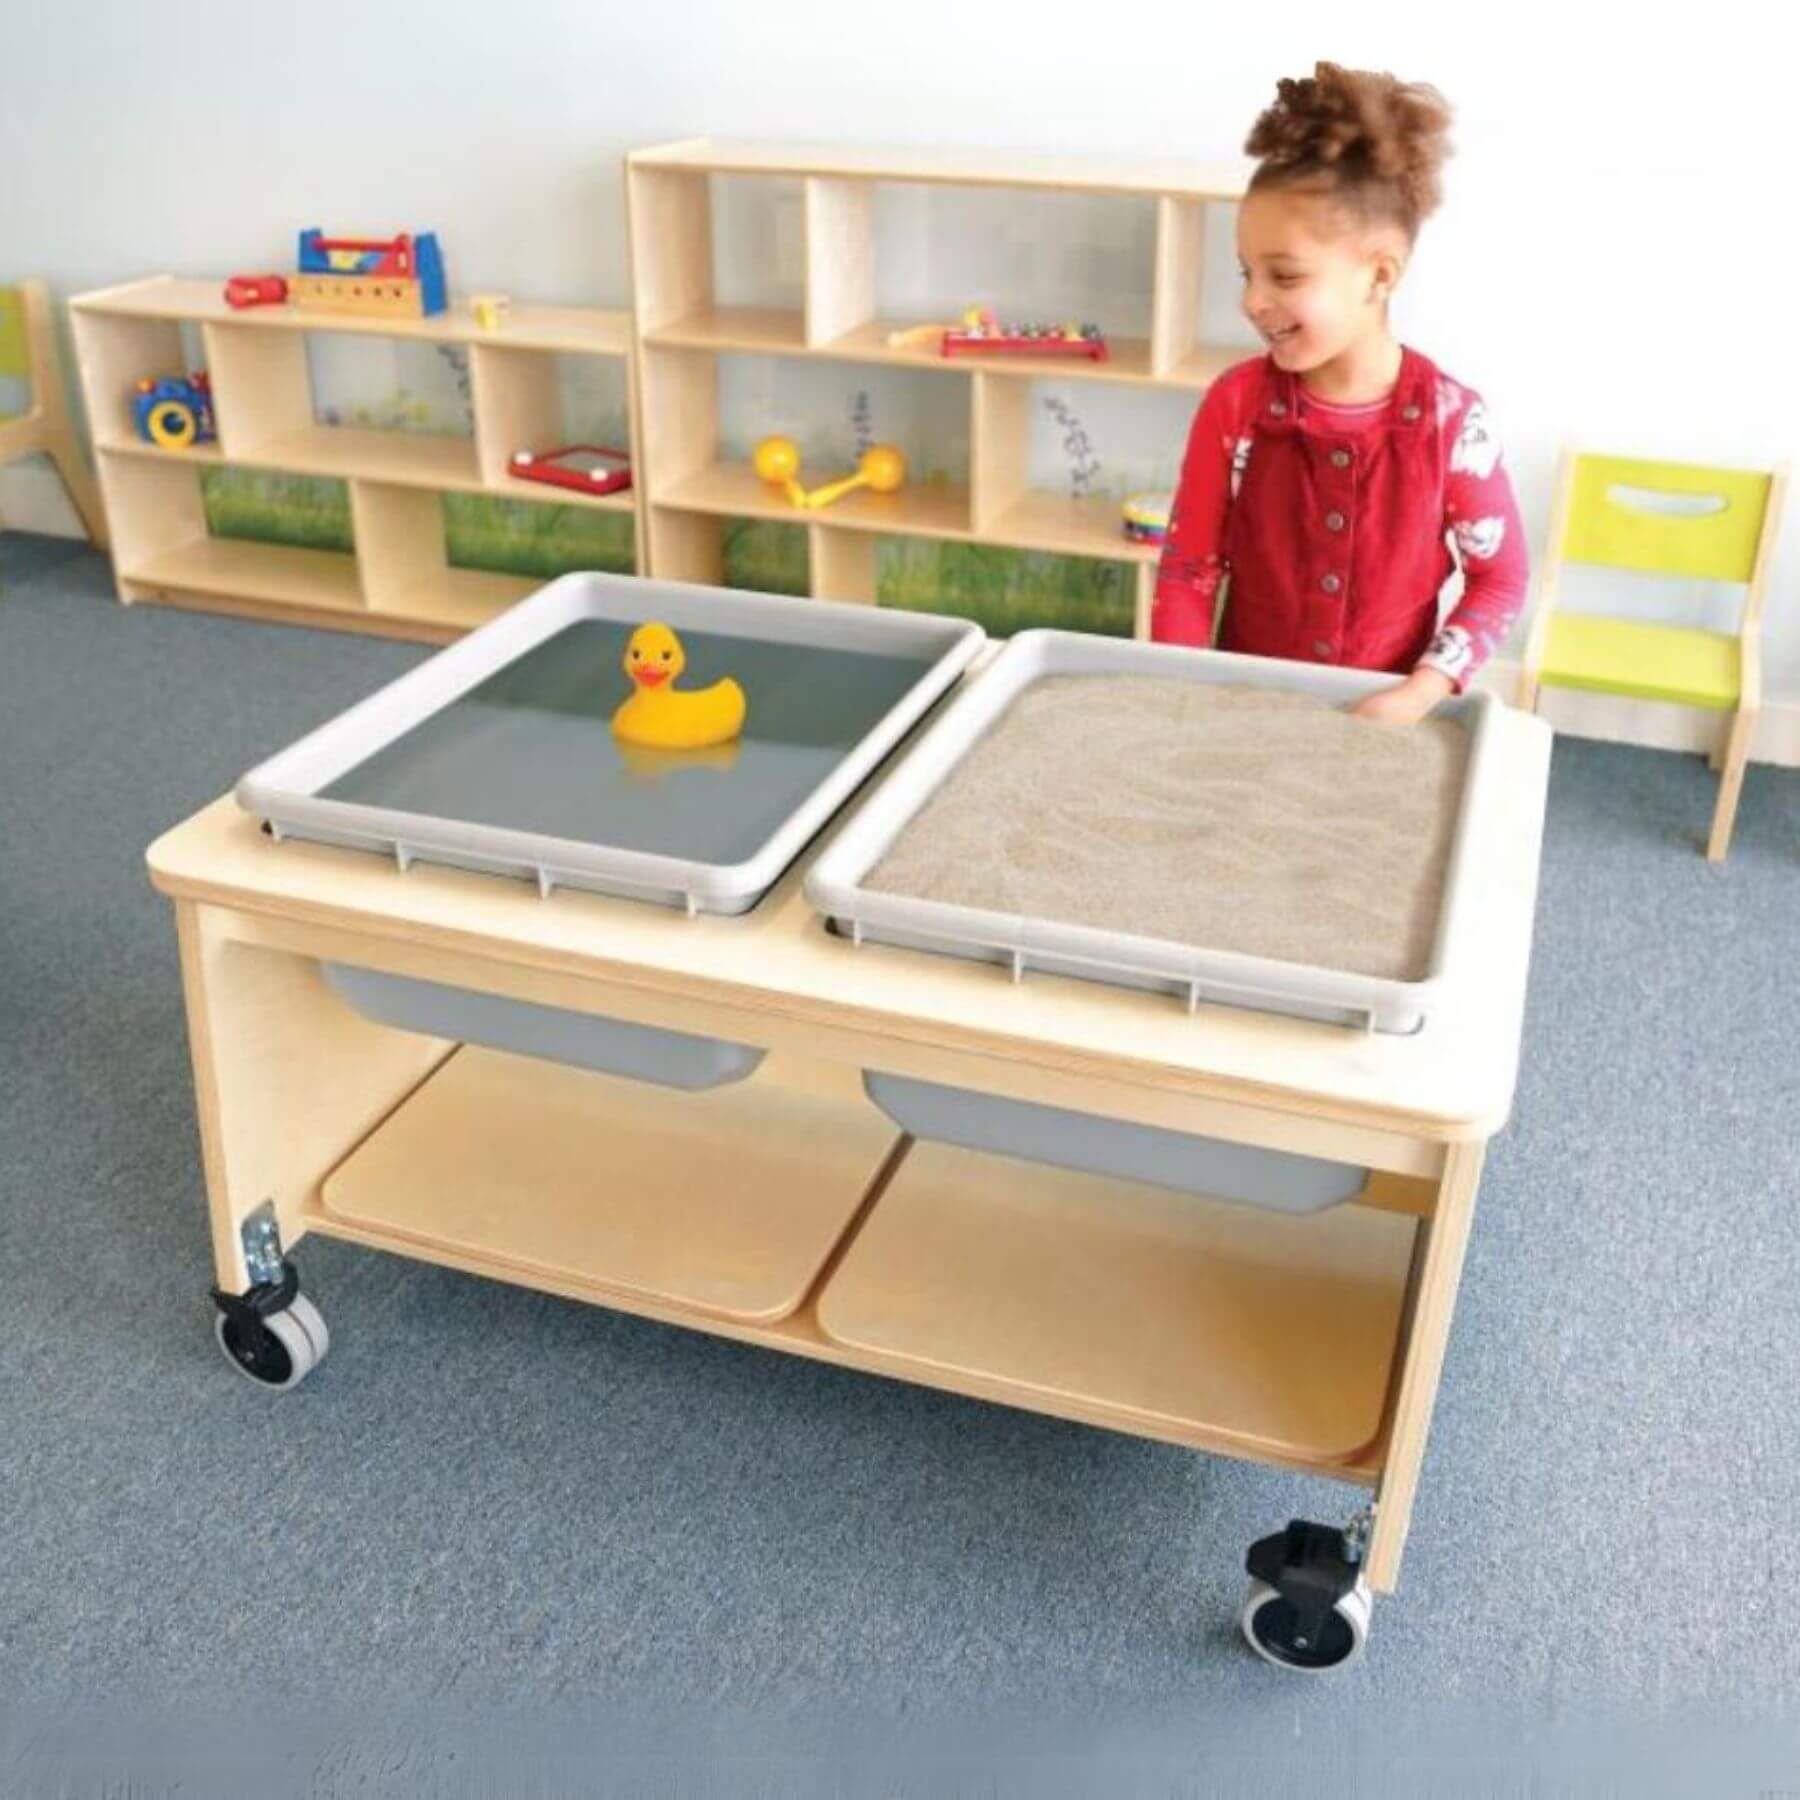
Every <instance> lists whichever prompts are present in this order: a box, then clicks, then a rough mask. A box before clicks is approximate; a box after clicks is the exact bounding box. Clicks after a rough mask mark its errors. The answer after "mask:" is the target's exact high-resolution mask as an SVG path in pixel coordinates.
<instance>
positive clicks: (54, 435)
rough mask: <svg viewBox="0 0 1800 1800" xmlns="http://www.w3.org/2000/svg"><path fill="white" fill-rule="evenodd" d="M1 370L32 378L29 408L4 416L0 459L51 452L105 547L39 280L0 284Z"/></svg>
mask: <svg viewBox="0 0 1800 1800" xmlns="http://www.w3.org/2000/svg"><path fill="white" fill-rule="evenodd" d="M0 376H5V377H7V378H8V379H9V380H14V381H25V382H28V383H29V384H30V388H31V399H30V401H29V403H28V407H27V410H26V411H25V412H24V413H22V414H20V415H18V416H17V417H14V418H4V417H0V465H4V464H6V463H9V462H13V461H15V460H16V459H17V458H19V457H21V456H33V455H36V454H38V453H40V452H41V453H42V454H43V455H45V456H48V457H49V458H50V461H51V464H52V466H53V467H54V468H55V470H56V473H57V474H58V476H60V477H61V479H62V484H63V487H64V488H65V489H66V490H67V491H68V495H69V500H70V503H71V504H72V505H73V506H74V508H75V511H76V512H77V513H78V514H79V515H80V517H81V522H82V524H83V525H85V526H86V527H87V534H88V536H89V537H90V538H91V539H92V540H93V541H94V543H95V544H97V545H98V546H99V547H100V548H101V549H103V550H104V549H105V548H106V515H105V514H104V513H103V512H102V511H101V508H100V490H99V488H98V486H97V485H96V484H95V481H94V472H93V470H92V469H90V468H89V467H88V461H87V458H86V457H85V456H84V455H83V454H82V450H81V443H80V440H79V439H78V438H77V437H76V435H75V421H74V419H73V418H72V417H71V415H70V412H69V390H68V387H67V385H66V384H65V383H64V381H63V373H62V362H61V359H60V358H59V357H58V356H57V354H56V330H55V325H54V322H53V321H52V319H51V316H50V296H49V295H48V293H47V292H46V291H45V289H44V284H43V283H42V282H41V281H22V282H20V283H19V284H18V285H17V286H16V287H0Z"/></svg>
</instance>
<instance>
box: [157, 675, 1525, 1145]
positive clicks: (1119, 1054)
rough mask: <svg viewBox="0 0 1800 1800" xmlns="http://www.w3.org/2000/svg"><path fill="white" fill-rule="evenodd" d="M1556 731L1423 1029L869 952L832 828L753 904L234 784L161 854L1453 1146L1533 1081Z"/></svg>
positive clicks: (379, 908) (443, 931)
mask: <svg viewBox="0 0 1800 1800" xmlns="http://www.w3.org/2000/svg"><path fill="white" fill-rule="evenodd" d="M1550 741H1551V740H1550V732H1549V728H1548V727H1547V726H1546V725H1544V724H1543V722H1542V721H1541V720H1538V719H1535V718H1532V717H1530V716H1528V715H1526V714H1523V713H1517V712H1514V711H1512V710H1510V709H1508V710H1506V711H1505V713H1504V714H1503V716H1502V717H1501V719H1500V720H1499V731H1498V734H1497V740H1496V743H1495V753H1496V756H1497V757H1498V759H1499V760H1500V762H1501V764H1502V766H1503V769H1504V771H1505V779H1504V780H1503V781H1502V782H1501V783H1500V784H1499V785H1500V786H1501V788H1502V789H1503V792H1504V801H1503V803H1502V804H1501V805H1500V806H1498V807H1497V808H1496V810H1495V815H1494V823H1493V829H1492V830H1491V831H1490V832H1488V833H1487V834H1485V835H1484V837H1483V838H1482V839H1481V840H1480V841H1479V842H1478V843H1476V844H1475V845H1473V846H1471V863H1470V868H1469V871H1468V885H1469V888H1470V891H1471V893H1472V895H1473V896H1475V904H1476V906H1477V908H1478V910H1479V915H1480V916H1479V918H1478V921H1477V930H1476V934H1475V935H1476V936H1477V938H1478V940H1479V941H1480V942H1481V943H1482V944H1483V946H1484V953H1483V955H1482V956H1481V957H1480V958H1478V959H1474V960H1475V961H1476V963H1477V966H1475V967H1473V968H1471V969H1469V970H1467V971H1465V972H1464V975H1463V976H1462V978H1461V979H1460V980H1456V981H1451V982H1449V983H1447V985H1446V987H1445V990H1444V992H1443V996H1442V999H1441V1001H1440V1002H1439V1003H1438V1004H1437V1005H1436V1007H1435V1008H1434V1011H1433V1014H1432V1017H1431V1019H1430V1021H1429V1022H1428V1024H1427V1025H1426V1026H1425V1028H1424V1029H1423V1030H1422V1031H1420V1032H1419V1033H1417V1034H1416V1035H1414V1036H1411V1037H1397V1036H1391V1035H1387V1034H1372V1033H1365V1032H1361V1031H1357V1030H1353V1029H1350V1028H1346V1027H1343V1026H1335V1025H1323V1024H1316V1023H1312V1022H1310V1021H1306V1020H1301V1019H1293V1018H1286V1017H1281V1016H1278V1015H1274V1014H1264V1013H1255V1012H1250V1011H1246V1010H1243V1009H1240V1008H1234V1007H1226V1006H1218V1005H1212V1004H1205V1003H1203V1004H1202V1005H1201V1006H1200V1007H1199V1008H1198V1010H1197V1011H1196V1012H1194V1013H1192V1014H1190V1013H1189V1012H1188V1011H1187V1009H1186V1005H1185V1002H1184V1001H1182V1000H1180V999H1177V998H1174V997H1172V996H1170V995H1166V994H1149V993H1138V992H1133V991H1130V990H1127V989H1123V988H1114V987H1108V986H1104V985H1101V984H1098V983H1093V982H1086V981H1079V980H1074V979H1071V978H1068V977H1060V976H1053V975H1046V974H1043V973H1041V972H1037V971H1032V972H1028V973H1027V975H1026V976H1025V978H1024V979H1023V980H1022V981H1019V982H1015V981H1014V980H1013V979H1012V976H1011V974H1010V972H1009V971H1008V970H1007V969H1005V968H1003V967H1000V966H998V965H991V964H978V963H967V962H963V961H960V960H958V959H955V958H952V957H947V956H935V955H931V954H928V953H925V952H920V951H911V950H902V949H897V948H893V947H890V946H886V945H876V944H863V945H861V946H857V945H853V944H851V943H850V942H849V941H848V940H846V939H843V938H839V937H836V936H834V935H833V934H831V933H830V932H828V931H827V930H826V929H825V925H824V922H823V920H821V919H820V918H819V917H818V916H817V915H816V914H815V913H814V912H813V911H812V909H811V907H810V906H809V905H808V904H807V902H806V899H805V896H804V895H803V893H802V892H801V882H802V880H803V879H804V875H805V871H806V868H807V866H808V865H809V864H810V862H811V860H812V858H813V856H814V855H816V854H817V853H818V851H819V849H820V848H822V847H823V844H824V843H825V842H828V841H829V839H830V836H831V835H833V833H830V832H828V833H826V834H823V835H822V837H821V838H820V839H819V840H817V841H816V842H815V844H814V845H813V846H812V847H811V848H810V849H809V850H808V852H807V853H806V854H805V855H804V856H802V857H801V858H800V859H799V861H798V862H797V863H796V864H795V865H794V866H793V867H792V868H790V869H789V870H788V872H787V873H786V875H785V876H783V878H782V879H781V881H779V882H778V883H777V884H776V885H775V886H774V887H773V888H771V889H770V891H769V893H768V894H767V896H766V897H765V898H764V899H763V900H762V902H761V903H760V904H759V905H758V906H757V907H756V908H754V909H753V910H752V911H751V912H749V913H746V914H742V915H739V916H736V917H727V916H721V915H712V914H701V915H700V916H698V917H692V918H690V917H688V916H686V915H685V914H683V913H679V912H675V911H672V910H665V909H663V908H660V907H656V906H652V905H648V904H645V903H642V902H638V901H630V900H617V899H612V898H610V897H608V896H606V895H602V894H594V893H587V892H581V891H577V890H573V889H557V890H556V891H555V892H554V893H552V894H551V896H550V897H549V898H548V899H544V898H541V897H540V896H539V894H538V892H537V890H536V888H535V887H534V886H532V885H530V884H528V883H525V882H516V881H513V880H510V879H506V878H501V877H496V876H486V875H479V874H475V873H472V872H469V871H465V870H457V869H448V868H439V867H434V866H431V865H428V864H414V865H413V866H412V867H410V868H409V869H408V870H407V871H406V873H404V874H402V873H400V871H399V870H398V869H396V867H395V866H394V864H393V863H392V862H390V861H388V860H386V859H384V858H382V857H380V856H377V855H374V854H371V853H369V852H366V851H356V850H340V849H333V848H329V847H326V846H323V845H317V844H308V843H300V842H294V841H286V842H281V843H277V842H275V841H274V840H272V839H271V838H270V837H269V836H268V835H267V834H266V833H265V832H264V831H263V830H262V829H261V826H260V824H259V823H258V821H257V820H255V819H254V818H252V817H251V816H250V815H248V814H247V813H245V812H243V811H242V810H241V809H240V808H239V807H238V805H237V803H236V801H235V800H234V799H233V798H232V797H231V796H229V795H227V796H225V797H223V798H221V799H219V800H216V801H214V802H213V803H212V804H210V805H208V806H206V807H205V808H203V809H202V810H201V811H200V812H198V813H196V814H195V815H194V816H193V817H192V818H190V819H189V820H187V821H186V823H184V824H181V825H178V826H176V827H175V828H174V829H173V830H172V831H170V832H168V833H166V834H165V835H164V836H163V837H161V838H159V839H158V840H157V841H156V842H155V843H154V844H153V845H151V847H150V850H149V852H148V862H149V867H150V875H151V880H152V882H153V884H154V885H155V886H156V887H157V889H158V890H159V891H161V892H162V893H164V894H166V895H168V896H169V897H171V898H173V899H186V900H193V901H200V902H208V903H213V904H218V905H224V906H229V907H234V908H238V909H240V910H244V911H248V912H253V913H261V914H268V915H273V916H276V917H279V918H283V919H288V920H293V921H296V922H300V923H307V922H311V923H315V924H320V925H327V926H335V927H339V928H345V929H354V930H359V931H365V932H371V933H374V934H376V935H382V936H388V937H393V938H399V939H403V940H406V941H409V942H414V943H420V944H427V945H430V946H432V947H433V948H434V949H438V950H442V951H449V952H452V953H455V954H458V955H464V956H468V957H471V958H476V959H489V960H494V961H499V962H511V963H518V964H523V965H527V966H531V967H536V968H544V969H552V970H559V971H563V972H566V973H569V974H572V975H582V976H588V977H591V978H597V979H601V980H607V981H612V982H616V983H619V984H621V985H626V986H630V987H632V988H635V989H638V990H641V991H644V992H653V993H664V994H670V995H678V996H681V997H683V998H684V999H689V1000H699V1001H709V1000H710V1001H713V1002H718V1003H723V1004H727V1005H735V1006H744V1005H748V1006H752V1007H754V1008H755V1009H756V1010H757V1011H759V1012H763V1013H771V1014H776V1015H779V1016H782V1017H784V1018H788V1019H791V1020H796V1021H799V1022H802V1023H812V1024H815V1025H820V1026H830V1027H838V1028H843V1029H850V1030H855V1031H858V1032H864V1033H872V1034H876V1035H881V1036H889V1037H894V1038H898V1039H903V1040H906V1041H908V1042H912V1043H925V1044H931V1045H936V1046H942V1047H945V1048H949V1049H954V1050H962V1051H968V1052H971V1053H975V1054H979V1055H988V1056H1001V1057H1006V1058H1010V1059H1014V1060H1017V1061H1021V1062H1025V1063H1031V1064H1037V1065H1041V1066H1043V1067H1046V1068H1053V1069H1056V1070H1059V1071H1063V1072H1073V1073H1077V1074H1089V1075H1103V1076H1105V1077H1107V1078H1109V1079H1115V1080H1121V1081H1126V1082H1134V1081H1135V1082H1147V1083H1152V1084H1157V1085H1163V1086H1178V1087H1180V1088H1182V1089H1184V1090H1186V1091H1190V1092H1193V1093H1195V1094H1203V1095H1207V1096H1212V1097H1216V1098H1219V1099H1224V1100H1230V1101H1236V1102H1241V1103H1246V1104H1252V1105H1260V1106H1268V1107H1271V1108H1274V1109H1276V1110H1281V1111H1288V1112H1295V1113H1303V1114H1308V1115H1313V1116H1318V1117H1323V1118H1330V1119H1333V1120H1337V1121H1340V1122H1344V1123H1351V1124H1363V1125H1369V1126H1373V1127H1377V1128H1381V1129H1387V1130H1399V1131H1404V1132H1406V1133H1408V1134H1410V1135H1413V1136H1416V1137H1419V1138H1424V1139H1429V1140H1433V1141H1440V1142H1451V1141H1459V1140H1482V1139H1485V1138H1487V1137H1489V1136H1491V1135H1492V1134H1493V1133H1494V1132H1495V1131H1497V1130H1498V1129H1499V1128H1500V1126H1501V1125H1502V1124H1503V1123H1504V1122H1505V1119H1506V1115H1507V1112H1508V1110H1509V1108H1510V1106H1511V1103H1512V1092H1513V1086H1514V1081H1515V1077H1516V1074H1517V1068H1518V1058H1519V1045H1520V1036H1521V1025H1522V1018H1523V1011H1524V999H1525V984H1526V972H1527V967H1528V963H1529V960H1530V951H1531V933H1532V919H1533V913H1534V910H1535V905H1536V897H1537V885H1538V855H1539V847H1540V843H1541V839H1542V834H1543V820H1544V803H1545V794H1546V789H1547V786H1548V777H1549V762H1550ZM871 791H872V786H871V787H870V788H866V789H865V790H864V794H865V796H866V795H867V793H869V792H871ZM856 804H860V801H859V802H856V803H853V804H852V806H851V807H849V808H846V811H845V814H844V815H841V818H840V824H841V821H842V818H847V817H848V816H850V815H851V814H852V813H853V812H854V810H855V805H856ZM834 830H835V828H834Z"/></svg>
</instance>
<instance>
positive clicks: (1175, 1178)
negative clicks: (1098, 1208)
mask: <svg viewBox="0 0 1800 1800" xmlns="http://www.w3.org/2000/svg"><path fill="white" fill-rule="evenodd" d="M863 1087H864V1089H865V1091H866V1092H867V1093H868V1096H869V1098H870V1099H871V1100H873V1101H874V1102H875V1104H876V1105H877V1106H879V1107H880V1108H881V1110H882V1111H883V1112H884V1113H886V1114H887V1116H888V1117H889V1118H890V1119H892V1120H893V1121H894V1123H895V1124H896V1125H899V1126H901V1127H902V1128H903V1129H904V1130H906V1131H910V1132H911V1133H912V1135H913V1136H914V1137H918V1138H930V1139H934V1140H935V1141H937V1142H939V1143H944V1144H960V1145H961V1146H962V1147H963V1148H964V1149H965V1150H990V1151H993V1152H995V1153H996V1154H998V1155H1002V1156H1017V1157H1023V1158H1024V1159H1025V1160H1026V1161H1028V1162H1043V1163H1054V1164H1055V1165H1056V1166H1057V1167H1058V1168H1063V1169H1081V1170H1083V1171H1085V1172H1086V1173H1087V1174H1090V1175H1110V1176H1114V1177H1116V1178H1117V1179H1119V1180H1122V1181H1147V1182H1150V1183H1152V1184H1153V1185H1154V1186H1156V1187H1165V1188H1175V1189H1177V1190H1179V1191H1180V1192H1182V1193H1188V1194H1202V1195H1205V1196H1206V1197H1207V1198H1208V1199H1212V1200H1237V1201H1241V1202H1242V1203H1243V1204H1244V1205H1246V1206H1263V1207H1268V1208H1270V1209H1271V1210H1273V1211H1275V1212H1288V1213H1315V1212H1323V1211H1324V1210H1325V1209H1326V1208H1327V1207H1328V1206H1340V1205H1342V1204H1343V1202H1344V1201H1346V1200H1349V1199H1352V1198H1354V1196H1356V1195H1357V1194H1359V1193H1361V1192H1362V1189H1363V1186H1364V1184H1365V1183H1366V1182H1367V1181H1368V1178H1369V1172H1368V1170H1367V1169H1361V1168H1358V1167H1357V1166H1356V1165H1355V1164H1354V1163H1341V1162H1331V1161H1329V1160H1327V1159H1326V1158H1324V1157H1319V1156H1297V1155H1295V1154H1294V1153H1293V1152H1292V1151H1288V1150H1263V1149H1259V1148H1257V1147H1256V1146H1255V1145H1253V1144H1233V1143H1228V1142H1226V1141H1225V1140H1224V1139H1222V1138H1211V1137H1201V1136H1200V1135H1199V1134H1198V1133H1195V1132H1188V1131H1170V1130H1167V1129H1165V1128H1164V1127H1162V1126H1159V1125H1134V1124H1131V1123H1129V1122H1128V1121H1126V1120H1123V1119H1103V1118H1100V1117H1099V1116H1097V1115H1096V1114H1093V1113H1083V1112H1073V1111H1070V1110H1069V1109H1068V1108H1066V1107H1061V1106H1041V1105H1039V1104H1038V1103H1036V1102H1035V1101H1029V1100H1007V1099H1002V1098H1000V1097H998V1096H996V1095H993V1094H975V1093H970V1092H969V1091H968V1090H967V1089H966V1088H957V1087H946V1086H944V1085H943V1084H942V1083H940V1082H935V1081H915V1080H913V1079H912V1078H910V1077H908V1076H903V1075H882V1074H878V1073H877V1072H876V1071H874V1070H872V1069H870V1070H865V1071H864V1073H863Z"/></svg>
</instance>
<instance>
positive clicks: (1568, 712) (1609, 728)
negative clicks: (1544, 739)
mask: <svg viewBox="0 0 1800 1800" xmlns="http://www.w3.org/2000/svg"><path fill="white" fill-rule="evenodd" d="M1518 683H1519V665H1518V664H1517V663H1516V662H1503V661H1500V660H1499V659H1498V658H1496V659H1495V660H1494V661H1493V662H1491V663H1489V664H1488V665H1487V667H1486V668H1484V669H1483V670H1482V671H1481V673H1480V675H1479V676H1477V677H1476V682H1475V685H1476V686H1477V687H1479V688H1485V689H1486V690H1487V691H1488V692H1490V693H1494V694H1498V695H1499V696H1500V697H1501V698H1502V699H1503V700H1511V699H1512V697H1513V695H1514V694H1515V693H1516V692H1517V691H1518ZM1538 712H1539V713H1540V714H1541V715H1542V716H1543V717H1544V718H1545V719H1547V720H1548V721H1549V722H1550V724H1551V725H1552V726H1553V727H1554V728H1555V729H1556V730H1557V731H1559V732H1563V733H1565V734H1566V735H1568V736H1569V737H1581V738H1598V739H1599V740H1600V741H1602V742H1603V743H1611V744H1637V745H1640V746H1642V747H1643V748H1644V749H1646V750H1688V751H1699V752H1706V751H1709V750H1711V749H1712V748H1713V746H1714V745H1715V744H1717V743H1718V742H1719V741H1720V739H1721V737H1722V735H1723V733H1724V732H1725V730H1726V729H1727V727H1728V726H1729V724H1730V721H1731V715H1730V714H1729V713H1709V712H1700V711H1697V710H1696V709H1695V708H1693V707H1691V706H1662V705H1658V704H1657V703H1656V702H1655V701H1654V700H1622V699H1619V698H1618V697H1617V696H1615V695H1612V694H1586V693H1582V692H1580V691H1579V690H1578V689H1575V688H1543V689H1541V690H1540V691H1539V694H1538ZM1750 760H1751V761H1752V762H1759V763H1774V764H1776V765H1778V766H1779V767H1782V768H1787V769H1796V768H1800V703H1796V702H1795V701H1792V700H1786V699H1782V700H1773V701H1771V700H1769V699H1768V698H1767V697H1765V698H1764V700H1763V704H1762V710H1761V712H1760V713H1759V714H1758V715H1757V720H1756V732H1755V735H1754V736H1753V737H1752V738H1751V740H1750Z"/></svg>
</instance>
